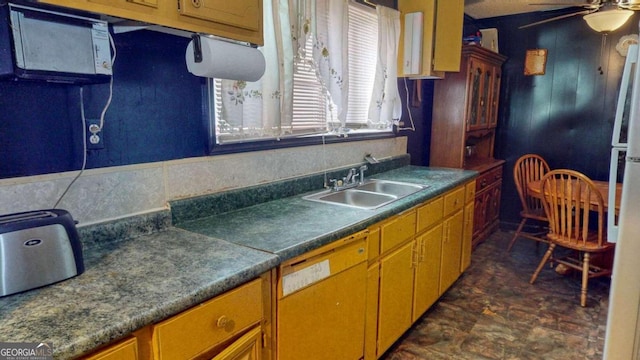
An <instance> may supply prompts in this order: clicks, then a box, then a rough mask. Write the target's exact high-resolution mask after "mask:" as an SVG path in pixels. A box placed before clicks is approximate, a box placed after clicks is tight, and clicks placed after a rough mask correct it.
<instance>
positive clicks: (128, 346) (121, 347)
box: [84, 337, 139, 360]
mask: <svg viewBox="0 0 640 360" xmlns="http://www.w3.org/2000/svg"><path fill="white" fill-rule="evenodd" d="M84 359H86V360H138V359H139V357H138V340H137V338H135V337H129V338H127V339H125V340H122V341H120V342H117V343H115V344H113V345H109V346H107V347H106V348H104V349H102V350H100V351H97V352H95V353H93V354H91V355H89V356H88V357H85V358H84Z"/></svg>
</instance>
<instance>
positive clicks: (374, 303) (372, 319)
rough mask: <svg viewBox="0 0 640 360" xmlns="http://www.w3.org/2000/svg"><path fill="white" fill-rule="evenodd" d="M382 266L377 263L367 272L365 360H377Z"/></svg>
mask: <svg viewBox="0 0 640 360" xmlns="http://www.w3.org/2000/svg"><path fill="white" fill-rule="evenodd" d="M379 279H380V265H379V264H378V263H375V264H373V265H371V266H369V269H368V270H367V310H366V315H365V329H364V360H376V359H377V358H378V356H377V354H376V350H377V349H376V343H377V342H378V294H379V288H378V284H379Z"/></svg>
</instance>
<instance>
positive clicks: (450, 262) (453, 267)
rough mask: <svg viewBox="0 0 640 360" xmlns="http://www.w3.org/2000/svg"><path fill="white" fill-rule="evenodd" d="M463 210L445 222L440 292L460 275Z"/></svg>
mask: <svg viewBox="0 0 640 360" xmlns="http://www.w3.org/2000/svg"><path fill="white" fill-rule="evenodd" d="M463 223H464V215H463V211H462V210H460V211H458V212H457V213H455V214H453V215H452V216H451V217H450V218H448V219H446V220H445V221H444V222H443V224H442V225H443V232H444V234H443V237H442V257H441V258H440V259H441V262H442V266H441V268H440V294H443V293H444V292H445V291H446V290H447V289H448V288H449V286H451V284H453V283H454V281H456V280H457V279H458V277H459V276H460V256H461V252H462V229H463Z"/></svg>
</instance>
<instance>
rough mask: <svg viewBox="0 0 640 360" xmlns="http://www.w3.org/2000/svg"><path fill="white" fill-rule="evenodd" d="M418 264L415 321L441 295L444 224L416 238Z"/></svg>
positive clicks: (414, 301)
mask: <svg viewBox="0 0 640 360" xmlns="http://www.w3.org/2000/svg"><path fill="white" fill-rule="evenodd" d="M416 245H417V246H418V264H417V267H416V271H415V285H414V290H413V322H415V321H416V320H418V318H419V317H420V316H421V315H422V314H423V313H424V312H425V311H427V309H428V308H429V307H430V306H431V305H433V303H435V302H436V300H438V297H440V254H441V253H442V224H439V225H437V226H436V227H434V228H433V229H431V230H429V231H427V232H426V233H425V234H424V235H422V236H420V237H419V238H418V239H417V240H416Z"/></svg>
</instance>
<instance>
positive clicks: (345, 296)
mask: <svg viewBox="0 0 640 360" xmlns="http://www.w3.org/2000/svg"><path fill="white" fill-rule="evenodd" d="M368 233H369V232H368V231H362V232H359V233H356V234H353V235H351V236H349V237H346V238H343V239H341V240H338V241H336V242H333V243H331V244H329V245H327V246H324V247H321V248H320V249H316V250H314V251H310V252H308V253H306V254H303V255H300V256H298V257H295V258H293V259H290V260H287V261H286V262H284V263H283V264H281V265H280V267H279V274H278V290H277V291H278V300H277V311H276V313H277V321H276V323H277V336H276V338H277V357H278V359H280V360H298V359H306V360H314V359H318V360H320V359H345V360H358V359H362V357H363V356H364V354H363V349H364V341H365V340H364V339H365V306H366V289H367V283H368V280H367V235H368Z"/></svg>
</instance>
